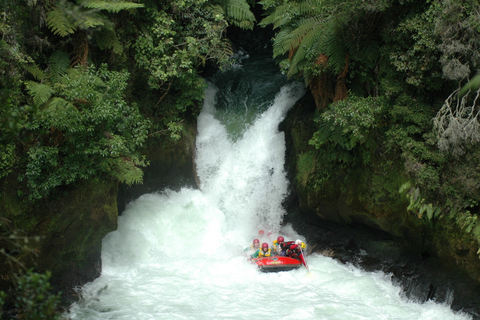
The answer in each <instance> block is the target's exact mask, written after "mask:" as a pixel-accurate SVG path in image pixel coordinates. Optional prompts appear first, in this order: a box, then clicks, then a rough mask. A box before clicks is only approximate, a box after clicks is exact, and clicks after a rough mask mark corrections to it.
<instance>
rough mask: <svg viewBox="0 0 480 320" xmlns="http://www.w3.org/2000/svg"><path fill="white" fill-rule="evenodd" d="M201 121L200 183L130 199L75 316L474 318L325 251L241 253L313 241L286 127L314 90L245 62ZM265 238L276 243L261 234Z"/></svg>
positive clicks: (267, 65)
mask: <svg viewBox="0 0 480 320" xmlns="http://www.w3.org/2000/svg"><path fill="white" fill-rule="evenodd" d="M210 81H211V83H210V86H209V88H208V89H207V90H206V92H205V100H204V105H203V109H202V112H201V114H200V116H199V118H198V136H197V142H196V147H197V159H196V165H197V173H198V176H199V179H200V182H201V183H200V188H199V189H192V188H183V189H181V190H179V191H173V190H162V191H159V192H156V193H151V194H145V195H142V196H141V197H139V198H138V199H136V200H135V201H132V202H131V203H129V204H128V205H127V207H126V209H125V211H124V212H123V213H122V215H121V216H120V217H119V221H118V230H116V231H114V232H111V233H110V234H108V235H107V236H106V237H105V238H104V239H103V245H102V274H101V276H100V277H99V278H97V279H96V280H94V281H93V282H90V283H88V284H86V285H84V286H83V287H82V288H80V289H79V293H80V295H81V297H82V298H81V299H80V300H79V301H78V302H76V303H74V304H73V305H71V307H70V310H69V313H68V314H66V316H68V317H70V318H71V319H129V320H131V319H142V320H146V319H169V320H170V319H262V320H263V319H285V320H287V319H341V320H348V319H408V320H411V319H422V320H424V319H435V320H439V319H449V320H450V319H470V317H469V316H468V315H466V314H461V313H456V312H454V311H452V310H451V309H450V307H449V305H448V304H438V303H435V302H432V301H429V302H426V303H418V302H415V301H411V300H408V299H406V298H405V297H404V296H403V295H402V290H401V288H400V287H398V286H395V285H394V284H393V283H392V281H391V279H390V276H389V275H388V274H384V273H382V272H366V271H362V270H360V269H358V268H356V267H354V266H352V265H348V264H342V263H340V262H337V261H336V260H334V259H332V258H329V257H324V256H322V255H319V254H312V255H309V256H307V259H306V260H307V264H308V266H309V270H310V271H308V270H307V269H306V268H303V267H302V268H300V269H298V270H294V271H289V272H280V273H261V272H259V271H258V270H257V268H256V266H254V265H252V264H251V263H250V262H249V261H247V259H246V256H245V254H244V252H243V249H244V248H245V247H247V246H248V245H249V244H250V243H251V241H252V239H253V238H254V237H256V236H257V232H258V230H259V229H264V230H268V231H271V232H272V233H273V236H277V235H279V234H281V235H284V236H285V237H286V238H287V240H289V239H290V240H295V239H297V238H300V239H303V237H302V235H298V234H297V233H296V231H295V230H293V228H292V227H291V226H290V225H286V226H283V224H282V217H283V216H284V215H285V214H286V212H285V209H284V208H283V207H282V202H283V201H284V199H285V197H286V196H287V194H288V187H289V182H288V180H287V178H286V173H285V171H284V162H285V159H284V157H285V156H284V155H285V139H284V134H283V132H280V131H278V125H279V123H280V122H281V121H282V119H283V118H284V117H285V115H286V113H287V111H288V110H289V108H290V107H292V106H293V104H294V103H295V102H296V101H297V100H298V99H299V98H300V97H301V96H302V95H303V94H304V92H305V88H304V86H303V84H301V83H296V82H289V81H287V80H286V79H285V78H284V77H283V76H282V75H281V74H279V73H278V72H277V69H276V67H275V65H274V64H272V62H271V61H270V60H269V59H253V58H247V57H245V60H244V61H242V62H241V63H239V64H238V65H237V66H236V67H235V68H233V69H232V70H230V71H228V72H222V73H219V74H217V75H216V76H215V77H213V78H212V79H210ZM262 240H265V241H268V240H272V239H262Z"/></svg>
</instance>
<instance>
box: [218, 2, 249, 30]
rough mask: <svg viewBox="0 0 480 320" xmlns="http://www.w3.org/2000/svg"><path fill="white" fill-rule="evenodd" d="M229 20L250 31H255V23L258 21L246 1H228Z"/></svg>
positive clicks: (226, 8) (226, 9) (226, 7)
mask: <svg viewBox="0 0 480 320" xmlns="http://www.w3.org/2000/svg"><path fill="white" fill-rule="evenodd" d="M225 13H226V16H227V19H228V20H230V21H232V22H233V24H234V25H236V26H238V27H240V28H245V27H247V28H248V29H253V23H254V22H255V21H256V19H255V15H254V14H253V13H252V11H250V6H249V5H248V3H247V2H246V1H245V0H228V1H227V3H226V5H225Z"/></svg>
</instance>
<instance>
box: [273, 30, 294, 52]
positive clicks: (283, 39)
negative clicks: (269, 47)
mask: <svg viewBox="0 0 480 320" xmlns="http://www.w3.org/2000/svg"><path fill="white" fill-rule="evenodd" d="M290 42H291V30H289V29H284V30H281V31H280V32H279V33H277V35H276V36H275V38H274V39H273V57H274V58H276V57H278V56H281V55H282V54H284V53H285V52H288V50H290Z"/></svg>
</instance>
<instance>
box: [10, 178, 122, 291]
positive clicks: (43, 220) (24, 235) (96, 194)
mask: <svg viewBox="0 0 480 320" xmlns="http://www.w3.org/2000/svg"><path fill="white" fill-rule="evenodd" d="M117 190H118V187H117V183H116V182H114V181H101V180H99V179H93V180H89V181H84V182H83V183H81V184H79V185H78V186H76V187H71V188H65V189H63V190H61V191H59V192H58V193H57V194H56V195H55V196H54V197H51V198H49V199H45V200H42V201H39V202H36V203H34V204H28V203H27V202H24V200H23V199H22V198H23V197H19V196H18V195H16V194H15V192H14V191H15V190H7V189H6V188H5V185H4V186H3V193H2V194H3V195H4V198H3V199H4V201H2V208H3V212H4V216H3V217H4V219H6V220H4V221H7V223H4V224H3V227H4V229H3V230H2V231H3V232H4V237H7V236H8V233H12V232H15V234H17V239H16V240H15V241H10V242H9V243H8V244H6V245H7V250H9V251H10V252H11V254H12V257H14V258H15V259H17V260H18V262H19V263H21V264H22V265H23V266H24V267H25V268H35V269H36V270H38V271H46V270H50V271H51V272H52V278H51V281H52V284H53V285H54V287H56V288H57V289H59V290H62V291H63V292H64V293H65V294H66V295H67V296H66V298H67V299H68V295H69V294H72V291H70V290H69V289H71V288H74V287H75V286H78V285H81V284H83V283H85V282H87V281H91V280H92V279H94V278H95V277H97V276H98V275H99V274H100V271H101V259H100V252H101V241H102V238H103V237H104V236H105V235H106V234H107V233H108V232H110V231H113V230H115V229H116V227H117V216H118V214H117V213H118V212H117V203H116V197H117ZM13 209H14V210H13ZM3 259H4V260H3V261H2V262H3V264H2V269H3V270H4V271H6V273H4V274H5V275H8V274H11V272H8V271H9V270H8V269H9V266H8V264H7V263H6V262H8V261H9V259H5V257H3ZM17 268H19V266H18V265H16V264H15V263H13V269H14V270H13V271H16V269H17ZM10 271H11V270H10ZM4 280H6V281H5V282H4V283H3V288H2V289H7V288H8V286H9V285H10V282H11V280H12V279H11V278H10V277H8V276H7V279H5V278H4Z"/></svg>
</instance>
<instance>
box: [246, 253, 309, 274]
mask: <svg viewBox="0 0 480 320" xmlns="http://www.w3.org/2000/svg"><path fill="white" fill-rule="evenodd" d="M252 261H253V262H254V263H256V264H257V266H258V268H260V270H262V271H288V270H293V269H297V268H299V267H300V266H301V264H302V263H301V262H300V261H299V260H297V259H294V258H290V257H282V256H276V257H266V258H256V259H252Z"/></svg>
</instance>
